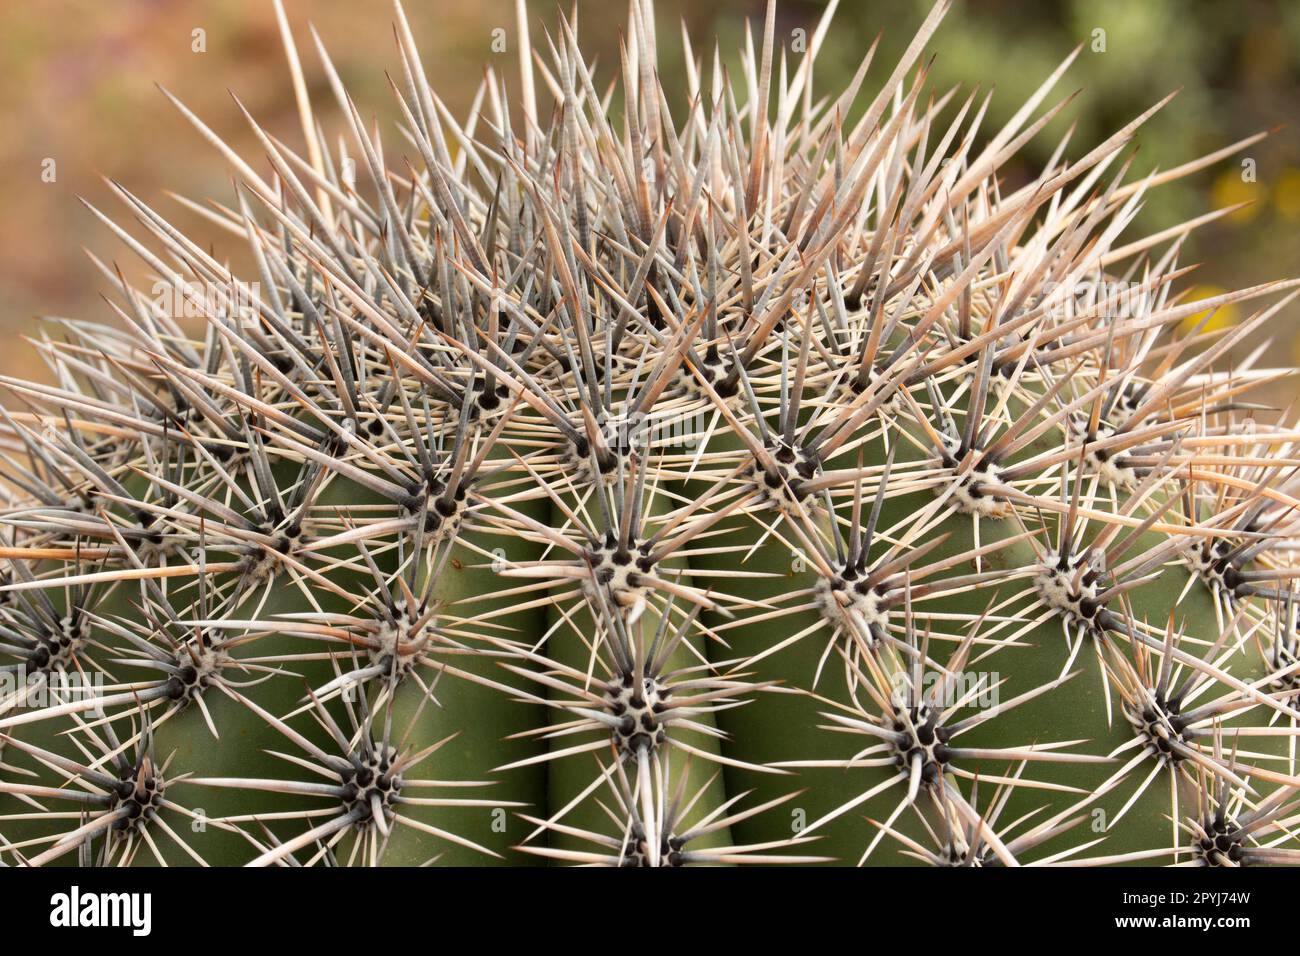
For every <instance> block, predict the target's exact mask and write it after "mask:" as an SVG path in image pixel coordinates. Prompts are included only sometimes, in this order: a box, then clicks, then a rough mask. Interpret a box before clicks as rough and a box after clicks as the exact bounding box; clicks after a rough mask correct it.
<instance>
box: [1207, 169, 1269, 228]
mask: <svg viewBox="0 0 1300 956" xmlns="http://www.w3.org/2000/svg"><path fill="white" fill-rule="evenodd" d="M1259 195H1260V191H1259V187H1258V184H1257V183H1248V182H1244V181H1243V180H1242V178H1241V170H1240V169H1238V168H1235V167H1231V166H1230V167H1228V168H1227V169H1225V170H1224V171H1223V172H1222V173H1220V174H1219V176H1218V178H1217V179H1215V180H1214V185H1213V186H1211V187H1210V198H1211V200H1212V201H1213V204H1214V208H1215V209H1223V208H1224V207H1225V206H1234V205H1236V204H1237V203H1240V202H1250V205H1249V206H1242V207H1241V208H1240V209H1238V210H1237V211H1236V212H1234V213H1232V214H1231V215H1229V216H1228V217H1227V218H1228V219H1229V220H1230V221H1231V222H1250V220H1252V219H1254V218H1255V216H1257V215H1258V214H1259V203H1258V201H1255V202H1251V200H1258V199H1259Z"/></svg>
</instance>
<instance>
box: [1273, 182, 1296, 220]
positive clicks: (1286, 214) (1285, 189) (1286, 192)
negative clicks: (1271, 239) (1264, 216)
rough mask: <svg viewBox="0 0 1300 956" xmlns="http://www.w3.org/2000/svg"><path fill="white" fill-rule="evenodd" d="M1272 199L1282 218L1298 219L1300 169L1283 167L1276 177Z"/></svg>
mask: <svg viewBox="0 0 1300 956" xmlns="http://www.w3.org/2000/svg"><path fill="white" fill-rule="evenodd" d="M1273 201H1274V202H1275V203H1276V204H1277V212H1278V215H1280V216H1281V217H1282V218H1283V219H1289V220H1292V221H1294V220H1296V219H1300V169H1284V170H1282V174H1281V175H1280V176H1278V177H1277V186H1276V187H1275V188H1274V190H1273Z"/></svg>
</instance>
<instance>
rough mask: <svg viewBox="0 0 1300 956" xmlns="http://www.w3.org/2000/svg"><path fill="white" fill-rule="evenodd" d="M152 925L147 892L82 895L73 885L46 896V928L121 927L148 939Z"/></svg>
mask: <svg viewBox="0 0 1300 956" xmlns="http://www.w3.org/2000/svg"><path fill="white" fill-rule="evenodd" d="M152 924H153V896H152V894H150V893H82V892H81V888H80V887H76V886H74V887H72V889H71V890H70V891H69V892H67V893H55V894H54V895H53V896H51V897H50V925H51V926H54V927H60V928H69V929H70V928H74V927H81V926H86V927H98V926H125V927H129V928H130V929H131V935H133V936H148V935H149V930H150V929H151V928H152Z"/></svg>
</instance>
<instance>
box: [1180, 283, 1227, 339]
mask: <svg viewBox="0 0 1300 956" xmlns="http://www.w3.org/2000/svg"><path fill="white" fill-rule="evenodd" d="M1227 291H1228V290H1227V289H1223V288H1220V287H1219V286H1217V285H1198V286H1196V287H1195V288H1194V289H1192V292H1191V295H1190V296H1188V298H1187V303H1188V304H1191V303H1192V302H1195V301H1196V300H1198V299H1209V298H1213V297H1214V296H1216V295H1223V293H1225V292H1227ZM1209 311H1210V310H1209V309H1206V310H1205V311H1204V312H1197V313H1196V314H1195V315H1189V316H1188V317H1187V318H1185V319H1183V321H1182V322H1181V323H1179V325H1178V329H1179V331H1181V332H1190V331H1191V330H1192V329H1194V328H1196V324H1197V323H1198V322H1200V321H1201V319H1203V318H1205V316H1206V315H1207V314H1208V313H1209ZM1238 318H1239V316H1238V314H1237V306H1235V305H1223V306H1220V307H1219V308H1218V309H1217V310H1216V311H1215V313H1214V315H1213V317H1211V319H1210V321H1208V322H1206V323H1205V327H1204V328H1203V329H1202V330H1201V331H1203V332H1216V331H1218V330H1219V329H1226V328H1230V327H1231V326H1234V325H1236V324H1237V321H1238Z"/></svg>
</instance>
